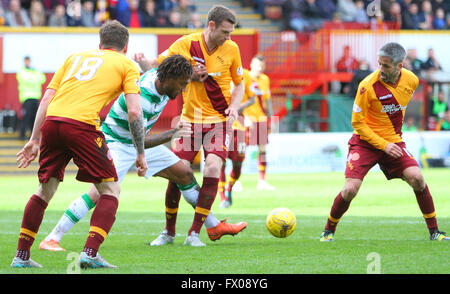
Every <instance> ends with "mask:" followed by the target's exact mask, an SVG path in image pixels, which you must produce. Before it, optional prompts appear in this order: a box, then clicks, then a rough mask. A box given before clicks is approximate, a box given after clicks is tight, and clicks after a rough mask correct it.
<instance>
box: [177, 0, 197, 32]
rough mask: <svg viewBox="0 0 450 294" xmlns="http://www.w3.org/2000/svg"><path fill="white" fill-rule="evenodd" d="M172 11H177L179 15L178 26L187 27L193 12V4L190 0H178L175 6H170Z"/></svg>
mask: <svg viewBox="0 0 450 294" xmlns="http://www.w3.org/2000/svg"><path fill="white" fill-rule="evenodd" d="M172 11H175V12H178V14H179V15H180V21H179V26H180V27H182V28H187V27H188V24H189V23H190V22H191V20H192V15H193V14H195V6H193V5H192V4H191V1H190V0H178V1H177V6H175V7H174V8H172Z"/></svg>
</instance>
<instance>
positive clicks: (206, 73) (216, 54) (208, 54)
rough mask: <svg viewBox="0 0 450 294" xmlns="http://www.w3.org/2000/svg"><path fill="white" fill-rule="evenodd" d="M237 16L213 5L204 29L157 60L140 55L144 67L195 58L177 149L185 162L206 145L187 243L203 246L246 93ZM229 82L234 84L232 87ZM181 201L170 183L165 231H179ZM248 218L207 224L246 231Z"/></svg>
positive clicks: (212, 234) (214, 233)
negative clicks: (185, 133) (187, 128)
mask: <svg viewBox="0 0 450 294" xmlns="http://www.w3.org/2000/svg"><path fill="white" fill-rule="evenodd" d="M236 23H237V20H236V16H235V14H234V13H233V12H232V11H231V10H230V9H228V8H226V7H225V6H222V5H215V6H213V7H212V8H211V10H210V11H209V12H208V18H207V24H206V27H205V29H204V30H203V31H202V32H198V33H192V34H189V35H186V36H183V37H181V38H179V39H178V40H177V41H175V42H174V43H173V44H172V45H171V46H170V47H169V49H167V50H166V51H164V52H163V53H161V54H160V55H159V56H158V58H157V59H156V60H146V59H145V58H144V57H143V56H142V55H141V56H136V57H135V60H136V61H137V62H138V63H139V65H140V66H141V68H142V70H147V69H148V68H151V67H156V66H157V65H158V64H159V63H160V62H162V61H163V60H164V59H165V58H167V57H169V56H171V55H173V54H181V55H183V56H184V57H185V58H186V59H188V60H190V61H191V62H192V64H193V65H194V66H193V69H194V73H193V75H192V78H191V82H190V83H189V84H188V85H187V87H186V91H185V92H183V94H182V95H183V100H184V104H183V110H182V114H181V120H182V121H187V122H190V123H191V125H192V131H193V132H192V136H191V137H190V138H181V139H180V140H178V141H175V143H176V144H175V146H174V148H173V151H174V153H175V154H176V155H177V156H178V157H179V158H180V159H183V160H184V162H185V163H186V164H190V163H192V162H193V160H194V158H195V156H196V155H197V153H198V152H199V151H200V148H201V147H202V146H203V150H204V154H205V165H204V169H203V183H202V186H201V188H200V193H199V196H198V201H197V200H195V201H193V199H186V200H187V201H188V202H190V203H191V204H192V205H194V206H195V215H194V220H193V223H192V226H191V228H190V229H189V231H188V236H187V238H186V241H185V245H189V246H195V247H198V246H205V244H204V243H202V242H201V241H200V238H199V233H200V229H201V227H202V226H203V223H204V222H205V220H206V217H207V216H208V215H209V213H210V210H211V206H212V204H213V203H214V200H215V197H216V194H217V190H218V183H219V175H220V170H221V168H222V165H223V162H224V161H225V160H226V158H227V153H228V150H227V146H228V141H229V140H230V139H231V131H232V128H231V125H232V123H233V122H234V120H236V119H237V116H238V112H237V111H238V108H239V105H240V102H241V100H242V97H243V95H244V83H243V82H242V80H243V69H242V61H241V56H240V52H239V47H238V45H237V44H236V43H235V42H233V41H232V40H231V38H230V36H231V33H232V32H233V31H234V26H235V25H236ZM231 82H232V83H233V84H234V85H235V87H234V88H233V90H231ZM179 200H180V189H179V187H177V185H176V184H175V183H173V182H169V185H168V187H167V190H166V230H167V232H168V234H169V235H171V236H174V235H175V220H176V215H177V212H178V204H179ZM246 226H247V223H245V222H240V223H238V224H230V223H226V222H225V221H222V222H220V223H219V224H217V225H216V226H214V227H213V228H210V229H207V233H208V236H209V238H210V239H211V240H213V241H214V240H217V239H219V238H220V237H222V236H223V235H228V234H229V235H234V234H237V233H239V232H240V231H242V230H243V229H244V228H245V227H246Z"/></svg>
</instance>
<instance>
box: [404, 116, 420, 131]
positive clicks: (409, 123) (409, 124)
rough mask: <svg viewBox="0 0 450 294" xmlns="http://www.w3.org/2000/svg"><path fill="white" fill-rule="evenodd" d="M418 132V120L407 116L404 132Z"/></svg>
mask: <svg viewBox="0 0 450 294" xmlns="http://www.w3.org/2000/svg"><path fill="white" fill-rule="evenodd" d="M415 131H417V126H416V120H415V118H414V116H407V117H406V118H405V120H404V122H403V126H402V132H415Z"/></svg>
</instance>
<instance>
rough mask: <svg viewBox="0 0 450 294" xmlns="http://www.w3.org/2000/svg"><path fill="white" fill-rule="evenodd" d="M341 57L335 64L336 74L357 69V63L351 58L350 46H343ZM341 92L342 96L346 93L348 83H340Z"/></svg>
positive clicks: (356, 60)
mask: <svg viewBox="0 0 450 294" xmlns="http://www.w3.org/2000/svg"><path fill="white" fill-rule="evenodd" d="M343 52H344V53H343V54H342V57H341V58H340V59H339V60H338V61H337V63H336V71H338V72H355V71H357V70H358V69H359V61H358V59H356V58H355V57H353V56H352V53H351V49H350V46H348V45H347V46H345V47H344V50H343ZM340 84H341V90H340V92H341V93H342V94H345V91H347V92H348V88H347V90H345V89H346V87H347V86H348V84H349V83H346V82H341V83H340Z"/></svg>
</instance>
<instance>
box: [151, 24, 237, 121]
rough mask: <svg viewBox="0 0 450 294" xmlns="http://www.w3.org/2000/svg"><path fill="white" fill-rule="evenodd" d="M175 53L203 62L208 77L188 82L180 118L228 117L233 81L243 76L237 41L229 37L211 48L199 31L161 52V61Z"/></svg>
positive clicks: (193, 60)
mask: <svg viewBox="0 0 450 294" xmlns="http://www.w3.org/2000/svg"><path fill="white" fill-rule="evenodd" d="M174 54H181V55H183V56H184V57H185V58H186V59H187V60H189V61H191V63H192V64H193V65H194V64H195V63H201V64H204V65H205V66H206V68H207V70H208V78H207V79H206V81H204V82H197V81H191V82H190V83H189V84H188V85H187V86H186V90H185V91H184V92H183V94H182V95H183V100H184V104H183V111H182V115H181V119H182V120H187V121H190V122H192V123H203V122H207V123H215V122H222V121H225V120H226V118H225V110H226V109H227V108H228V106H229V104H230V100H231V92H230V86H231V84H230V83H231V82H233V83H234V84H236V85H238V84H240V83H241V82H242V79H243V77H242V75H243V70H242V61H241V55H240V53H239V47H238V45H237V44H236V43H235V42H233V41H231V40H227V41H225V43H223V44H222V45H220V46H218V47H216V48H215V49H214V50H213V51H211V52H210V51H209V50H208V49H207V46H206V42H205V39H204V35H203V33H202V32H199V33H193V34H189V35H186V36H183V37H181V38H179V39H178V40H177V41H175V42H174V43H173V44H172V45H171V46H170V47H169V49H167V50H166V51H164V52H163V53H161V54H160V55H159V56H158V62H159V63H161V62H162V61H163V60H164V59H165V58H167V57H169V56H171V55H174Z"/></svg>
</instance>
